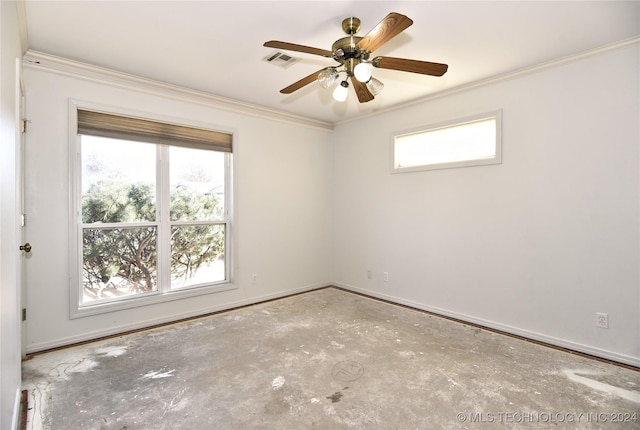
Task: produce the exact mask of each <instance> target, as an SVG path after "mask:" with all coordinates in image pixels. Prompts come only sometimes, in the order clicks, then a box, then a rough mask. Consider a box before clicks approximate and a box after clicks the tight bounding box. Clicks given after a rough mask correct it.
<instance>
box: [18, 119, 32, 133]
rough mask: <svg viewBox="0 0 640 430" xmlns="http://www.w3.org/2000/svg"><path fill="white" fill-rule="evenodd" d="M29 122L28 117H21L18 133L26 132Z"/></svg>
mask: <svg viewBox="0 0 640 430" xmlns="http://www.w3.org/2000/svg"><path fill="white" fill-rule="evenodd" d="M28 122H31V121H29V120H28V119H25V118H23V119H21V120H20V133H26V132H27V123H28Z"/></svg>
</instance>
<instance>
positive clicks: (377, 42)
mask: <svg viewBox="0 0 640 430" xmlns="http://www.w3.org/2000/svg"><path fill="white" fill-rule="evenodd" d="M411 24H413V21H412V20H411V19H410V18H408V17H406V16H404V15H401V14H399V13H396V12H391V13H390V14H389V15H387V16H386V17H385V18H384V19H383V20H382V21H380V22H379V23H378V25H376V26H375V27H373V29H372V30H371V31H370V32H369V33H367V34H366V36H364V37H363V38H362V40H360V42H358V47H359V48H360V49H362V50H363V51H369V52H372V51H375V50H376V49H378V48H379V47H381V46H382V45H384V44H385V43H387V42H388V41H389V40H391V39H392V38H394V37H395V36H397V35H398V34H400V33H402V32H403V31H404V30H405V29H406V28H408V27H410V26H411Z"/></svg>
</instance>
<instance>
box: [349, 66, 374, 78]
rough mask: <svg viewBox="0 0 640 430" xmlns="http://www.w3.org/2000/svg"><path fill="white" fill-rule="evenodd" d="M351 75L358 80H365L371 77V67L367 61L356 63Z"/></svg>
mask: <svg viewBox="0 0 640 430" xmlns="http://www.w3.org/2000/svg"><path fill="white" fill-rule="evenodd" d="M353 76H355V77H356V79H357V80H359V81H360V82H367V81H368V80H369V79H371V67H370V66H369V65H368V64H367V63H358V64H356V67H354V68H353Z"/></svg>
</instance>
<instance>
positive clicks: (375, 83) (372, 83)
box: [366, 78, 384, 96]
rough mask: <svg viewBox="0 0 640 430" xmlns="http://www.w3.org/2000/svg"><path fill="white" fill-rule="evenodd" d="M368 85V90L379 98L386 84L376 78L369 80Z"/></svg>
mask: <svg viewBox="0 0 640 430" xmlns="http://www.w3.org/2000/svg"><path fill="white" fill-rule="evenodd" d="M366 85H367V88H368V89H369V92H370V93H371V94H373V95H374V96H377V95H378V94H380V93H381V92H382V90H383V89H384V84H383V83H382V82H380V81H379V80H377V79H376V78H371V79H369V80H368V81H367V84H366Z"/></svg>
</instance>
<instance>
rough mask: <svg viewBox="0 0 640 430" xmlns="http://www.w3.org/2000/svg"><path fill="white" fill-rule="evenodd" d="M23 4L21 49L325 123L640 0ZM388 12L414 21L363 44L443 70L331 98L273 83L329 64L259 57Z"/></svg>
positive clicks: (559, 37)
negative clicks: (287, 91) (373, 93)
mask: <svg viewBox="0 0 640 430" xmlns="http://www.w3.org/2000/svg"><path fill="white" fill-rule="evenodd" d="M24 9H25V15H26V27H27V33H28V35H27V37H28V47H29V49H32V50H35V51H40V52H44V53H47V54H52V55H56V56H61V57H65V58H68V59H72V60H77V61H81V62H84V63H88V64H92V65H96V66H101V67H106V68H109V69H114V70H118V71H122V72H126V73H130V74H134V75H138V76H142V77H146V78H151V79H154V80H158V81H162V82H166V83H171V84H176V85H179V86H183V87H187V88H191V89H196V90H200V91H205V92H208V93H212V94H215V95H218V96H223V97H228V98H232V99H236V100H239V101H243V102H249V103H252V104H256V105H260V106H265V107H268V108H272V109H276V110H279V111H285V112H289V113H294V114H296V115H302V116H305V117H310V118H314V119H317V120H321V121H327V122H330V123H336V122H340V121H343V120H346V119H348V118H353V117H356V116H359V115H363V114H367V113H371V112H376V111H380V110H384V109H387V108H389V107H392V106H395V105H398V104H401V103H406V102H408V101H411V100H415V99H420V98H424V97H427V96H429V95H431V94H434V93H436V92H440V91H443V90H448V89H451V88H455V87H458V86H461V85H465V84H469V83H472V82H477V81H481V80H483V79H487V78H491V77H493V76H496V75H502V74H505V73H510V72H514V71H516V70H520V69H523V68H527V67H531V66H535V65H537V64H540V63H545V62H548V61H552V60H555V59H558V58H562V57H565V56H570V55H573V54H576V53H581V52H584V51H587V50H591V49H594V48H598V47H601V46H604V45H607V44H610V43H614V42H618V41H621V40H625V39H629V38H633V37H637V36H638V35H639V34H640V1H629V2H618V1H603V2H595V1H568V2H558V1H489V2H486V1H251V2H250V1H237V0H236V1H158V0H155V1H154V0H147V1H144V0H143V1H113V0H111V1H90V0H84V1H55V0H47V1H31V0H26V1H25V2H24ZM392 11H393V12H398V13H401V14H404V15H407V16H408V17H409V18H411V19H412V20H413V21H414V24H413V25H412V26H411V27H409V28H408V29H407V30H405V31H404V32H403V33H402V34H400V35H398V36H397V37H395V38H394V39H393V40H391V41H390V42H388V43H387V44H385V45H384V46H383V47H381V48H380V49H378V50H377V51H375V52H374V54H375V55H376V56H377V55H387V56H393V57H401V58H410V59H417V60H425V61H433V62H439V63H447V64H448V65H449V71H448V72H447V73H446V74H445V75H444V76H443V77H432V76H425V75H419V74H413V73H406V72H399V71H393V70H382V69H375V70H374V76H376V77H377V78H378V79H380V80H381V81H383V82H384V84H385V89H384V91H383V92H382V93H381V94H380V95H379V96H377V97H376V99H375V100H374V101H371V102H369V103H365V104H360V103H358V101H357V98H356V95H355V93H354V92H353V90H350V91H351V92H350V94H349V99H348V100H347V102H345V103H338V102H335V101H334V100H333V99H332V98H331V90H324V89H322V88H321V87H320V86H319V85H317V84H316V83H313V84H311V85H308V86H306V87H304V88H302V89H301V90H298V91H297V92H295V93H293V94H291V95H283V94H280V93H279V90H280V89H282V88H284V87H286V86H288V85H290V84H292V83H293V82H295V81H297V80H299V79H301V78H303V77H305V76H307V75H309V74H311V73H313V72H314V71H316V70H319V69H321V68H323V67H325V66H328V65H336V64H337V63H335V62H334V61H333V60H331V59H327V58H324V57H319V56H314V55H309V54H304V53H292V54H293V55H294V56H295V57H297V58H299V61H298V62H296V63H295V64H293V65H292V66H291V67H289V68H288V69H282V68H279V67H276V66H274V65H273V64H268V63H266V62H263V61H262V59H263V58H264V57H265V56H267V55H269V54H271V53H273V52H274V51H275V50H273V49H270V48H265V47H263V46H262V45H263V43H264V42H266V41H268V40H281V41H285V42H291V43H297V44H301V45H307V46H312V47H317V48H322V49H327V50H331V45H332V44H333V42H334V41H335V40H337V39H339V38H341V37H344V36H345V34H344V33H343V31H342V28H341V22H342V20H343V19H344V18H346V17H349V16H356V17H358V18H360V19H361V21H362V29H361V31H360V32H359V33H358V35H360V36H363V35H365V34H366V33H367V32H368V31H369V30H370V29H371V28H372V27H374V26H375V25H376V24H377V23H378V22H379V21H380V20H382V18H384V17H385V16H386V15H387V14H388V13H389V12H392ZM603 78H604V77H603ZM605 82H606V81H604V80H603V81H602V82H595V83H594V85H598V84H603V83H605Z"/></svg>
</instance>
